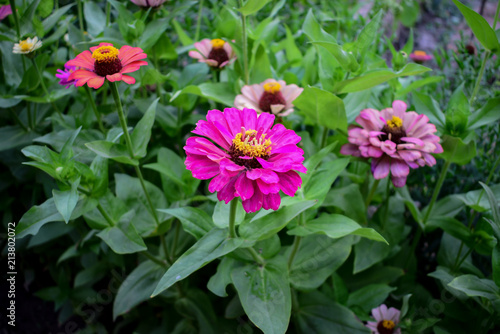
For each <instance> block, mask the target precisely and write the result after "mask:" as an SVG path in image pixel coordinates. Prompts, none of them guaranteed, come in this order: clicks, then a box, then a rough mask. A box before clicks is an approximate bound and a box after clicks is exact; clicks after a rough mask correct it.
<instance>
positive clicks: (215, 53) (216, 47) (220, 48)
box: [189, 38, 236, 69]
mask: <svg viewBox="0 0 500 334" xmlns="http://www.w3.org/2000/svg"><path fill="white" fill-rule="evenodd" d="M194 47H195V48H196V51H195V50H193V51H189V56H190V57H191V58H194V59H198V62H200V63H206V64H207V65H209V66H210V67H213V68H216V69H221V68H223V67H224V66H226V65H227V64H229V63H230V62H232V61H233V60H234V59H236V54H235V53H234V51H233V48H232V47H231V45H229V43H226V41H223V40H222V39H219V38H216V39H212V40H210V39H208V38H205V39H203V40H201V41H199V42H197V43H194Z"/></svg>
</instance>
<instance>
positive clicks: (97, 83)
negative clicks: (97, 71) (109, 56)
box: [87, 77, 104, 89]
mask: <svg viewBox="0 0 500 334" xmlns="http://www.w3.org/2000/svg"><path fill="white" fill-rule="evenodd" d="M103 84H104V77H96V78H92V79H90V80H89V81H87V85H88V86H89V87H92V88H94V89H97V88H99V87H101V86H102V85H103Z"/></svg>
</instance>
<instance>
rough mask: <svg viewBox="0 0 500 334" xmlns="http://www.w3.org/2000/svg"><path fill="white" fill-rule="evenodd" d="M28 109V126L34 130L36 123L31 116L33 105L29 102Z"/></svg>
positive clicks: (27, 103)
mask: <svg viewBox="0 0 500 334" xmlns="http://www.w3.org/2000/svg"><path fill="white" fill-rule="evenodd" d="M26 109H27V113H28V126H29V127H30V128H32V129H34V128H35V126H34V122H33V117H32V116H31V105H30V103H29V102H26Z"/></svg>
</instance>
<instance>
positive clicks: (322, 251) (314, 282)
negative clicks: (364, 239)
mask: <svg viewBox="0 0 500 334" xmlns="http://www.w3.org/2000/svg"><path fill="white" fill-rule="evenodd" d="M352 241H353V239H352V238H343V239H339V240H332V239H330V238H328V237H326V236H323V235H311V236H308V237H305V238H304V239H302V241H301V243H300V245H299V250H298V252H297V255H296V256H295V258H294V260H293V263H292V266H291V267H290V270H289V273H290V283H291V284H292V286H293V287H294V288H296V289H299V290H306V291H307V290H312V289H317V288H318V287H319V286H320V285H321V284H323V283H324V282H325V280H326V279H327V278H328V277H329V276H330V275H332V274H333V272H334V271H335V270H337V269H338V268H339V267H340V266H341V265H342V264H343V263H344V262H345V261H346V260H347V258H348V257H349V254H350V253H351V245H352ZM290 251H291V249H290V248H289V249H288V251H287V254H289V253H290Z"/></svg>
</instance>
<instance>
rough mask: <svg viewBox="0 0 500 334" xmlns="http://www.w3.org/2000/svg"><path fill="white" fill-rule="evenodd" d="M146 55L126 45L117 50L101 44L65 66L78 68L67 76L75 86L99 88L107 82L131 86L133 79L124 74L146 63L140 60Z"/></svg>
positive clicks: (107, 44) (111, 45) (140, 50)
mask: <svg viewBox="0 0 500 334" xmlns="http://www.w3.org/2000/svg"><path fill="white" fill-rule="evenodd" d="M146 57H147V55H146V54H145V53H144V52H143V51H142V49H141V48H135V47H131V46H128V45H124V46H122V47H121V48H120V49H119V50H118V49H117V48H115V47H114V46H113V44H110V43H101V44H99V45H98V46H93V47H91V48H90V51H89V50H85V51H83V52H82V53H80V54H79V55H78V56H76V57H75V58H74V59H71V60H70V61H68V62H67V63H66V65H65V66H78V67H79V68H80V69H79V70H76V71H74V72H73V73H71V75H70V76H69V78H68V79H69V80H76V86H77V87H81V86H83V85H85V84H87V85H88V86H89V87H92V88H95V89H97V88H99V87H101V86H102V85H103V84H104V80H105V79H107V80H108V81H111V82H114V81H124V82H125V83H127V84H129V85H131V84H133V83H135V79H134V78H133V77H131V76H128V75H125V73H130V72H135V71H137V70H138V69H139V68H140V67H141V66H144V65H147V64H148V63H147V62H146V61H144V60H142V59H144V58H146Z"/></svg>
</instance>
